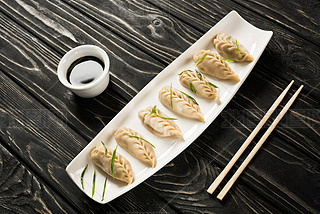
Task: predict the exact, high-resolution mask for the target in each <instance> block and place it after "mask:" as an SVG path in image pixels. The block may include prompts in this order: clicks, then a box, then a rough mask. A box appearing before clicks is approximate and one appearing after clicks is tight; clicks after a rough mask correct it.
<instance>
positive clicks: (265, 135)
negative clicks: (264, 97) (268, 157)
mask: <svg viewBox="0 0 320 214" xmlns="http://www.w3.org/2000/svg"><path fill="white" fill-rule="evenodd" d="M293 82H294V80H292V81H291V83H290V84H289V85H288V86H287V88H286V89H285V90H284V91H283V92H282V93H281V94H280V96H279V97H278V98H277V100H276V101H275V102H274V103H273V105H272V106H271V107H270V109H269V110H268V112H267V113H266V114H265V115H264V117H263V118H262V120H261V121H260V122H259V124H258V125H257V127H256V128H255V129H254V130H253V131H252V133H251V134H250V135H249V137H248V138H247V140H246V141H245V142H244V143H243V144H242V146H241V147H240V149H239V150H238V151H237V153H236V154H235V155H234V156H233V157H232V159H231V160H230V162H229V163H228V164H227V166H226V167H225V168H224V169H223V171H222V172H221V173H220V175H219V176H218V177H217V178H216V179H215V180H214V182H213V183H212V184H211V186H210V187H209V188H208V190H207V192H208V193H210V194H212V193H213V192H214V191H215V190H216V188H217V187H218V186H219V184H220V183H221V181H222V180H223V178H224V177H225V176H226V175H227V173H228V172H229V170H230V169H231V168H232V166H233V165H234V164H235V162H236V161H237V160H238V158H239V157H240V156H241V154H242V153H243V152H244V150H245V149H246V148H247V146H248V145H249V144H250V142H251V141H252V139H253V138H254V137H255V136H256V134H257V133H258V132H259V131H260V129H261V128H262V126H263V125H264V124H265V122H266V121H267V120H268V118H269V117H270V115H271V114H272V113H273V111H274V110H275V109H276V108H277V106H278V105H279V104H280V102H281V101H282V99H283V98H284V96H285V95H286V93H287V92H288V91H289V89H290V87H291V85H292V84H293ZM302 88H303V85H301V86H300V88H299V89H298V90H297V91H296V93H295V94H294V95H293V96H292V97H291V99H290V100H289V101H288V103H287V104H286V105H285V106H284V107H283V109H282V110H281V112H280V113H279V115H278V116H277V117H276V119H275V120H274V121H273V122H272V124H271V126H270V127H269V128H268V130H267V131H266V132H265V133H264V135H263V136H262V137H261V139H260V140H259V142H258V143H257V144H256V145H255V147H254V148H253V149H252V151H251V152H250V153H249V155H248V156H247V158H246V159H245V160H244V161H243V163H242V164H241V165H240V167H239V168H238V170H237V171H236V172H235V174H234V175H233V176H232V178H231V179H230V180H229V181H228V183H227V184H226V185H225V186H224V188H223V189H222V190H221V192H220V193H219V195H218V196H217V198H218V199H219V200H222V199H223V198H224V196H225V195H226V194H227V192H228V191H229V189H230V188H231V187H232V185H233V184H234V182H236V180H237V178H238V177H239V176H240V174H241V173H242V171H243V170H244V169H245V168H246V166H247V165H248V164H249V162H250V161H251V159H252V158H253V156H254V155H255V154H256V153H257V151H258V150H259V149H260V147H261V146H262V144H263V143H264V142H265V141H266V139H267V138H268V137H269V135H270V133H271V132H272V131H273V129H274V128H275V127H276V125H277V124H278V123H279V121H280V120H281V118H282V117H283V116H284V115H285V113H286V112H287V110H288V109H289V108H290V106H291V105H292V103H293V102H294V100H295V99H296V98H297V96H298V94H299V93H300V91H301V89H302Z"/></svg>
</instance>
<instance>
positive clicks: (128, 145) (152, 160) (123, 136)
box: [114, 127, 156, 167]
mask: <svg viewBox="0 0 320 214" xmlns="http://www.w3.org/2000/svg"><path fill="white" fill-rule="evenodd" d="M114 138H115V139H116V141H117V143H118V144H119V145H120V146H121V147H122V148H123V149H125V150H126V151H127V152H129V153H130V154H131V155H132V156H134V157H135V158H137V159H139V160H141V161H143V162H145V163H147V164H149V165H150V166H151V167H155V166H156V156H155V154H154V150H153V148H152V146H151V145H150V144H149V143H148V142H146V141H145V140H143V139H145V138H143V137H142V136H141V135H140V134H139V133H138V132H136V131H134V130H132V129H129V128H126V127H122V128H120V129H118V130H117V131H116V132H115V133H114Z"/></svg>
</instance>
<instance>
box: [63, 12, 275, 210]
mask: <svg viewBox="0 0 320 214" xmlns="http://www.w3.org/2000/svg"><path fill="white" fill-rule="evenodd" d="M217 33H227V34H229V35H232V36H233V37H235V38H237V39H238V40H239V41H240V42H241V43H242V44H243V45H244V46H245V47H246V48H247V49H248V51H249V52H250V53H251V54H252V55H253V57H254V61H253V62H252V63H228V64H229V65H230V67H231V68H232V69H233V71H235V73H236V74H238V75H239V77H240V82H238V83H232V82H230V81H222V80H217V79H215V78H212V77H210V76H207V78H208V79H209V80H210V81H211V82H212V83H214V84H216V85H218V86H219V96H220V101H221V103H220V104H218V102H217V101H208V100H205V99H202V98H200V97H197V96H196V95H194V94H192V92H191V91H189V90H188V89H186V88H183V87H182V86H181V85H180V83H179V78H178V73H180V72H181V71H183V70H185V69H194V62H193V60H192V57H193V55H194V54H195V53H197V52H198V51H200V50H203V49H210V50H212V51H214V52H215V49H214V47H213V45H212V39H213V37H214V36H215V35H216V34H217ZM272 34H273V33H272V31H263V30H261V29H258V28H256V27H254V26H253V25H251V24H249V23H248V22H247V21H245V20H244V19H243V18H241V17H240V16H239V14H238V13H237V12H235V11H232V12H230V13H229V14H228V15H227V16H225V17H224V18H223V19H222V20H221V21H219V22H218V23H217V24H216V25H215V26H214V27H212V28H211V29H210V30H209V31H208V32H207V33H206V34H205V35H203V36H202V37H201V38H200V39H199V40H198V41H197V42H196V43H194V44H193V45H192V46H191V47H190V48H188V49H187V50H186V51H185V52H184V53H183V54H181V55H180V56H179V57H178V58H177V59H176V60H174V61H173V62H172V63H171V64H170V65H169V66H168V67H166V68H165V69H164V70H163V71H161V72H160V73H159V74H158V75H157V76H156V77H155V78H154V79H153V80H152V81H151V82H150V83H149V84H148V85H146V86H145V87H144V88H143V89H142V90H141V91H140V92H139V94H137V95H136V96H135V97H134V98H133V99H132V100H131V101H130V102H129V103H128V105H126V106H125V107H124V108H123V109H122V110H121V111H120V112H119V113H118V114H117V116H115V117H114V118H113V119H112V120H111V121H110V122H109V123H108V125H107V126H105V127H104V128H103V129H102V130H101V131H100V132H99V134H98V135H97V136H96V137H95V138H94V139H93V140H92V141H91V142H90V143H89V144H88V145H87V146H86V147H85V148H84V149H83V150H82V151H81V152H80V153H79V154H78V155H77V156H76V157H75V158H74V159H73V160H72V161H71V163H70V164H69V165H68V166H67V168H66V171H67V173H68V175H69V176H70V177H71V179H72V180H73V181H74V182H75V183H76V185H77V186H78V187H79V188H80V189H81V190H82V191H83V192H84V193H86V194H87V195H88V196H89V197H90V198H93V199H94V200H95V201H97V202H99V203H103V204H104V203H107V202H109V201H111V200H113V199H115V198H116V197H118V196H120V195H122V194H123V193H125V192H127V191H129V190H131V189H132V188H134V187H135V186H137V185H138V184H140V183H141V182H143V181H144V180H146V179H147V178H149V177H150V176H151V175H153V174H154V173H155V172H157V171H158V170H159V169H161V168H162V167H163V166H164V165H166V164H167V163H168V162H169V161H171V160H172V159H173V158H175V157H176V156H177V155H178V154H180V153H181V152H182V151H183V150H184V149H186V148H187V147H188V146H189V145H190V144H191V143H192V142H193V141H194V140H195V139H196V138H197V137H198V136H199V135H200V134H201V133H202V132H203V131H204V130H205V129H206V128H207V127H208V126H209V125H210V124H211V123H212V121H213V120H214V119H215V118H216V117H217V116H218V115H219V114H220V112H221V111H222V110H223V109H224V107H225V106H226V105H227V104H228V103H229V101H230V100H231V99H232V97H233V96H234V95H235V93H236V92H237V91H238V89H239V88H240V86H241V85H242V83H243V82H244V81H245V79H246V78H247V76H248V75H249V73H250V72H251V70H252V68H253V67H254V66H255V64H256V63H257V61H258V59H259V57H260V56H261V54H262V52H263V51H264V49H265V47H266V46H267V44H268V42H269V40H270V39H271V36H272ZM171 83H172V85H173V87H175V88H177V89H179V90H183V91H185V92H186V93H188V94H192V96H193V97H194V98H195V99H196V100H197V101H198V103H199V106H200V108H201V112H202V113H203V115H204V119H205V122H197V121H195V120H191V119H186V118H183V117H180V116H179V115H176V114H174V113H173V112H171V111H170V110H169V109H167V108H165V107H164V106H163V105H162V104H161V103H160V101H159V100H158V92H159V90H160V89H161V88H162V87H163V86H165V85H170V84H171ZM154 105H157V107H158V108H159V109H161V110H162V111H164V112H165V113H166V114H168V115H169V116H170V117H175V118H178V120H177V121H176V123H177V125H178V126H179V127H180V129H181V131H182V133H183V138H184V140H177V139H175V138H160V137H157V136H155V135H153V134H152V133H150V132H149V131H148V130H146V129H145V128H144V127H143V125H142V124H141V122H140V120H139V119H138V111H139V110H141V109H145V108H146V107H147V106H154ZM122 126H125V127H128V128H132V129H134V130H135V131H137V132H138V133H140V134H141V135H142V136H144V138H145V139H147V140H148V141H150V142H151V143H152V144H153V145H155V153H156V158H157V165H156V167H155V168H150V167H147V166H146V165H145V164H144V163H142V162H141V161H139V160H137V159H136V158H134V157H132V156H131V155H130V154H129V153H128V152H126V151H125V150H123V149H122V148H121V147H119V148H118V150H117V152H118V153H120V154H121V155H123V156H124V157H126V158H127V159H128V160H129V161H130V163H131V165H132V168H133V173H134V175H135V180H134V182H133V183H132V184H130V185H126V184H124V183H123V182H118V181H115V180H113V179H112V177H110V176H108V175H106V174H105V173H103V172H102V171H101V170H100V169H98V168H97V167H96V166H94V165H93V163H92V161H91V160H90V157H89V153H90V150H91V149H92V148H93V147H95V146H96V145H98V144H100V143H101V141H103V142H104V143H105V144H106V145H107V146H108V147H109V148H110V149H114V148H115V147H116V141H115V140H114V138H113V133H114V132H115V131H116V130H117V129H119V128H120V127H122ZM86 164H88V169H87V171H86V173H85V176H84V178H83V182H84V189H82V187H81V181H80V180H81V172H82V171H83V169H84V167H85V166H86ZM94 170H96V172H97V174H96V182H95V194H94V196H93V197H91V195H92V180H93V179H92V178H93V172H94ZM106 177H107V178H108V181H107V185H106V190H105V197H104V200H103V201H102V200H101V199H102V193H103V186H104V180H105V178H106Z"/></svg>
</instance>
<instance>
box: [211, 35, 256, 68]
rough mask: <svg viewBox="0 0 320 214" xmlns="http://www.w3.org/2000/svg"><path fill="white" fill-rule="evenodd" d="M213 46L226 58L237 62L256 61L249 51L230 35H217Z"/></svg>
mask: <svg viewBox="0 0 320 214" xmlns="http://www.w3.org/2000/svg"><path fill="white" fill-rule="evenodd" d="M213 45H214V46H215V48H216V49H217V51H218V53H219V54H220V55H221V56H223V57H224V58H227V59H232V60H235V61H237V62H252V61H253V60H254V58H253V56H252V55H250V53H249V51H248V50H247V49H246V48H245V47H244V46H243V45H242V44H241V43H240V42H239V41H238V40H236V39H235V38H233V37H232V36H229V35H228V34H225V33H219V34H217V35H216V36H215V37H214V39H213Z"/></svg>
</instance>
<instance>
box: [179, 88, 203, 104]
mask: <svg viewBox="0 0 320 214" xmlns="http://www.w3.org/2000/svg"><path fill="white" fill-rule="evenodd" d="M180 92H181V93H182V94H184V95H186V96H187V97H188V98H190V99H191V100H192V101H193V102H194V103H195V104H197V105H199V104H198V103H197V101H196V100H195V99H194V98H193V97H191V96H190V95H188V94H186V93H184V92H183V91H180Z"/></svg>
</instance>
